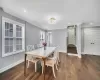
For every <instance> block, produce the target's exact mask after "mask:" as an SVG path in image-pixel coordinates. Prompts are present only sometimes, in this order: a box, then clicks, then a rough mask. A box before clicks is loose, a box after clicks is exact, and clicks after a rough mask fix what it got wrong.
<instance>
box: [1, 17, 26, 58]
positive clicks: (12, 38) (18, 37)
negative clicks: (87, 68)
mask: <svg viewBox="0 0 100 80" xmlns="http://www.w3.org/2000/svg"><path fill="white" fill-rule="evenodd" d="M24 31H25V25H24V24H21V23H19V22H16V21H13V20H10V19H8V18H5V17H2V57H5V56H8V55H12V54H16V53H19V52H23V51H25V32H24Z"/></svg>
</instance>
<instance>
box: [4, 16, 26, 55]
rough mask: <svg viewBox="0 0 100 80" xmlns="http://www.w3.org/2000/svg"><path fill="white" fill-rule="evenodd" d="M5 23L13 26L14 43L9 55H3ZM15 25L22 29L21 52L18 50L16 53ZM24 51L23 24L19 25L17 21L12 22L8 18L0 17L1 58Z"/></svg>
mask: <svg viewBox="0 0 100 80" xmlns="http://www.w3.org/2000/svg"><path fill="white" fill-rule="evenodd" d="M5 22H8V23H11V24H13V28H14V29H13V35H14V36H13V39H14V43H13V52H10V53H5ZM16 25H19V26H21V27H22V37H21V38H22V50H18V51H15V48H16V47H15V46H16V44H15V39H17V38H18V37H16V30H15V28H16ZM24 51H25V24H22V23H19V22H17V21H14V20H11V19H8V18H5V17H3V16H2V57H5V56H9V55H13V54H17V53H20V52H24Z"/></svg>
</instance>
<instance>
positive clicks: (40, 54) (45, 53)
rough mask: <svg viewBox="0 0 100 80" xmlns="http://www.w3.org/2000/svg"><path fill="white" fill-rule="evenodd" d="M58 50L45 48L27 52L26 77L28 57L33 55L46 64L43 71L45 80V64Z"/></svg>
mask: <svg viewBox="0 0 100 80" xmlns="http://www.w3.org/2000/svg"><path fill="white" fill-rule="evenodd" d="M55 50H56V47H46V48H45V49H44V47H42V48H38V49H35V50H32V51H28V52H25V64H24V75H26V64H27V55H32V56H36V57H37V58H40V59H42V60H43V62H44V70H43V75H44V80H45V62H46V59H47V58H48V57H49V56H50V55H51V54H52V53H53V52H54V51H55Z"/></svg>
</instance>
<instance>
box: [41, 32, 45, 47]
mask: <svg viewBox="0 0 100 80" xmlns="http://www.w3.org/2000/svg"><path fill="white" fill-rule="evenodd" d="M43 42H45V32H44V31H40V44H41V45H42V43H43Z"/></svg>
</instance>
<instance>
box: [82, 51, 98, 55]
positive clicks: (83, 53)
mask: <svg viewBox="0 0 100 80" xmlns="http://www.w3.org/2000/svg"><path fill="white" fill-rule="evenodd" d="M85 54H87V55H95V56H100V54H95V53H94V54H93V53H92V54H89V53H85V52H82V55H85Z"/></svg>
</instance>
